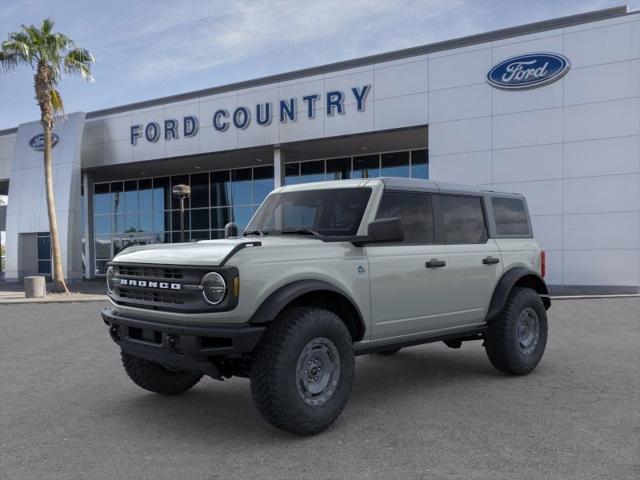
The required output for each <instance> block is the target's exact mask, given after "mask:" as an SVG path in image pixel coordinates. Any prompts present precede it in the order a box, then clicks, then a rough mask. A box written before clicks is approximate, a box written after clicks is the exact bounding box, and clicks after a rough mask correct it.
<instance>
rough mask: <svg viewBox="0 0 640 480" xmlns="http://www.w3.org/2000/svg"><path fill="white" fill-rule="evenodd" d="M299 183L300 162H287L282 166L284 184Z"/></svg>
mask: <svg viewBox="0 0 640 480" xmlns="http://www.w3.org/2000/svg"><path fill="white" fill-rule="evenodd" d="M298 183H300V164H299V163H287V164H286V165H285V166H284V184H285V185H297V184H298Z"/></svg>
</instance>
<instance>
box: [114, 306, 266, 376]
mask: <svg viewBox="0 0 640 480" xmlns="http://www.w3.org/2000/svg"><path fill="white" fill-rule="evenodd" d="M102 319H103V320H104V322H105V323H106V324H107V326H108V327H109V334H110V335H111V338H112V339H113V341H114V342H116V343H117V344H118V345H119V346H120V348H122V350H123V351H125V352H127V353H129V354H130V355H133V356H136V357H141V358H144V359H146V360H150V361H152V362H157V363H161V364H163V365H167V366H170V367H173V368H179V369H182V370H189V371H197V372H202V373H205V374H207V375H210V376H212V377H215V378H218V377H219V376H220V375H219V371H218V369H217V367H216V366H215V363H216V362H215V360H216V359H218V360H219V359H222V358H241V357H242V356H243V354H246V353H250V352H252V351H253V350H254V348H255V347H256V345H257V344H258V342H259V341H260V337H262V334H263V333H264V330H265V327H262V326H253V325H238V326H229V325H208V326H184V325H176V324H165V323H158V322H151V321H148V320H140V319H136V318H132V317H129V316H123V315H122V314H120V313H119V312H118V310H117V309H116V308H112V307H106V308H105V309H103V310H102Z"/></svg>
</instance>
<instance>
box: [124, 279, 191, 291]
mask: <svg viewBox="0 0 640 480" xmlns="http://www.w3.org/2000/svg"><path fill="white" fill-rule="evenodd" d="M120 285H127V286H129V287H142V288H162V289H165V290H180V289H182V285H181V284H180V283H167V282H151V281H148V280H134V279H131V278H121V279H120Z"/></svg>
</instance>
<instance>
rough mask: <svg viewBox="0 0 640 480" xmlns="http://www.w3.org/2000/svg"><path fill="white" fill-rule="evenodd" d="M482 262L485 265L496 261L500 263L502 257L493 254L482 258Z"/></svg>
mask: <svg viewBox="0 0 640 480" xmlns="http://www.w3.org/2000/svg"><path fill="white" fill-rule="evenodd" d="M482 263H484V264H485V265H493V264H495V263H500V259H499V258H496V257H492V256H488V257H485V258H483V259H482Z"/></svg>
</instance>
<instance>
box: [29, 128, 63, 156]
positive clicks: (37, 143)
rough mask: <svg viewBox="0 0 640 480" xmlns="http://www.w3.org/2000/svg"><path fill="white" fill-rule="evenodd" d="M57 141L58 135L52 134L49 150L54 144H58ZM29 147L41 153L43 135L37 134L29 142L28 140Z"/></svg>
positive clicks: (42, 149)
mask: <svg viewBox="0 0 640 480" xmlns="http://www.w3.org/2000/svg"><path fill="white" fill-rule="evenodd" d="M58 140H59V138H58V135H56V134H55V133H52V134H51V148H53V147H55V146H56V143H58ZM29 145H30V146H31V148H33V149H34V150H37V151H38V152H43V151H44V133H39V134H38V135H36V136H35V137H33V138H32V139H31V140H29Z"/></svg>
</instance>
